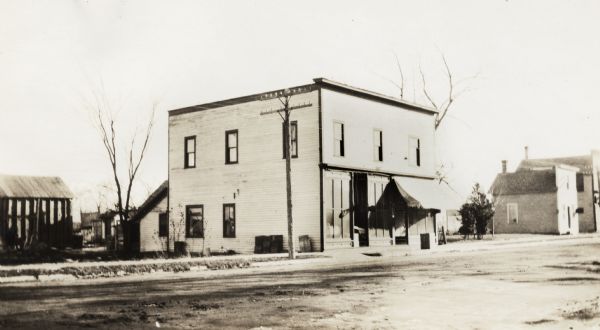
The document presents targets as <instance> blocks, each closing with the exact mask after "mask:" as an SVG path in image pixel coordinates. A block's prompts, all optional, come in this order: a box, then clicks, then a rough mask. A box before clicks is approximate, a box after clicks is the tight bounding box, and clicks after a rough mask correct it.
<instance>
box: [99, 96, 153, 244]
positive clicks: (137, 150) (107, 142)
mask: <svg viewBox="0 0 600 330" xmlns="http://www.w3.org/2000/svg"><path fill="white" fill-rule="evenodd" d="M91 107H92V110H93V112H94V116H95V124H96V127H97V129H98V133H99V135H100V139H101V140H102V144H103V145H104V149H105V151H106V155H107V157H108V160H109V163H110V167H111V170H112V175H113V180H114V184H115V188H116V195H117V196H116V197H117V202H116V211H117V214H118V215H119V220H120V222H121V226H122V229H123V244H124V248H125V250H129V247H130V246H129V234H130V231H129V223H128V221H129V216H130V211H131V205H130V203H131V190H132V188H133V184H134V182H135V179H136V175H137V174H138V170H139V168H140V165H141V164H142V161H143V159H144V156H145V154H146V151H147V149H148V142H149V141H150V136H151V134H152V128H153V126H154V114H155V111H156V103H155V104H153V106H152V112H151V115H150V119H149V120H148V125H147V127H146V130H145V131H144V133H143V135H142V139H141V143H139V142H138V140H137V136H138V134H137V130H136V131H135V133H134V134H133V137H132V138H131V142H130V143H129V144H128V145H127V146H126V147H125V148H126V151H127V156H126V157H125V158H126V159H125V160H124V161H123V164H124V165H121V164H122V163H121V159H120V157H119V152H118V150H119V149H118V147H117V144H118V143H117V129H116V128H115V127H116V125H115V124H116V120H115V117H114V115H113V111H112V108H111V106H110V102H108V100H107V98H106V95H105V93H102V94H101V95H98V94H94V102H93V103H92V105H91ZM121 166H125V167H124V168H123V167H121ZM123 169H126V171H127V178H126V180H125V181H123V180H121V178H120V176H119V173H121V172H122V170H123Z"/></svg>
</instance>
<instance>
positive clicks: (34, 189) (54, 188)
mask: <svg viewBox="0 0 600 330" xmlns="http://www.w3.org/2000/svg"><path fill="white" fill-rule="evenodd" d="M2 197H13V198H69V199H70V198H73V197H74V195H73V193H72V192H71V190H70V189H69V187H67V185H66V184H65V183H64V182H63V180H62V179H61V178H60V177H57V176H24V175H1V174H0V198H2Z"/></svg>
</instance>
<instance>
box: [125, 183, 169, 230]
mask: <svg viewBox="0 0 600 330" xmlns="http://www.w3.org/2000/svg"><path fill="white" fill-rule="evenodd" d="M168 193H169V181H168V180H167V181H165V182H163V183H162V184H161V185H160V186H158V188H156V190H155V191H154V192H153V193H152V194H150V196H148V198H147V199H146V200H145V201H144V203H142V205H140V207H139V208H138V209H137V211H136V212H135V214H134V215H133V216H132V217H131V221H140V220H142V218H144V217H145V216H146V214H148V213H149V212H150V211H152V209H153V208H154V207H155V206H156V205H157V204H158V203H160V201H161V200H163V198H165V197H167V195H168Z"/></svg>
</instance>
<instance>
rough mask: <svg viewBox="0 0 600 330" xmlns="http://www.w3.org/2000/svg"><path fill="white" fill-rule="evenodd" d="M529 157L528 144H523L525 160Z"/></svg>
mask: <svg viewBox="0 0 600 330" xmlns="http://www.w3.org/2000/svg"><path fill="white" fill-rule="evenodd" d="M528 159H529V146H525V160H528Z"/></svg>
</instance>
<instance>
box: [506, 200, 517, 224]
mask: <svg viewBox="0 0 600 330" xmlns="http://www.w3.org/2000/svg"><path fill="white" fill-rule="evenodd" d="M506 214H507V217H508V219H507V220H508V223H518V222H519V206H518V204H517V203H508V204H506Z"/></svg>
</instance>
